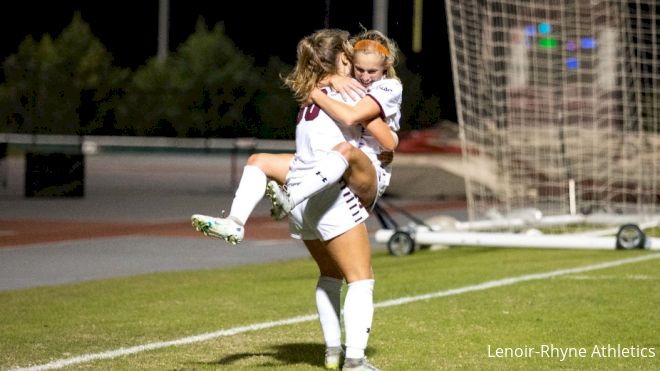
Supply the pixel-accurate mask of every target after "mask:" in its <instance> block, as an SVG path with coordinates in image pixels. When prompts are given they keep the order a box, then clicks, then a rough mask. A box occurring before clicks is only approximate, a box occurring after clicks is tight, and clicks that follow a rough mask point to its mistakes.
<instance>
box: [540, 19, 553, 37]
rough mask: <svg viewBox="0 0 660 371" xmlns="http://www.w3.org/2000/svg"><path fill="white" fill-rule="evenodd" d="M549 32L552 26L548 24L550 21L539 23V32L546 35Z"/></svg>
mask: <svg viewBox="0 0 660 371" xmlns="http://www.w3.org/2000/svg"><path fill="white" fill-rule="evenodd" d="M550 32H552V26H551V25H550V23H547V22H543V23H539V33H540V34H542V35H546V34H549V33H550Z"/></svg>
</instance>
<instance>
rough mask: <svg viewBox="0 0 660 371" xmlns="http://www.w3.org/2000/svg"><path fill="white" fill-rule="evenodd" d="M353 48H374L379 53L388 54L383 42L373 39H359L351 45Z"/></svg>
mask: <svg viewBox="0 0 660 371" xmlns="http://www.w3.org/2000/svg"><path fill="white" fill-rule="evenodd" d="M353 49H355V50H374V49H375V50H376V51H377V52H379V53H380V54H382V55H384V56H386V57H388V56H389V55H390V52H389V51H388V50H387V48H386V47H384V46H383V44H381V43H379V42H378V41H375V40H360V41H358V42H356V43H355V46H354V47H353Z"/></svg>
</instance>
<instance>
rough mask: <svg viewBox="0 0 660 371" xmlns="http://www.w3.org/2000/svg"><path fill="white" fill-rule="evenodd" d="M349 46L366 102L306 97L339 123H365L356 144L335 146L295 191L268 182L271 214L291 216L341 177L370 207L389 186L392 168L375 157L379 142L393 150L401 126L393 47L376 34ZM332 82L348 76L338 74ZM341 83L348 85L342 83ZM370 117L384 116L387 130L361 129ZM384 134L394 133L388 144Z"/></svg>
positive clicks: (370, 33) (314, 94)
mask: <svg viewBox="0 0 660 371" xmlns="http://www.w3.org/2000/svg"><path fill="white" fill-rule="evenodd" d="M353 45H354V54H353V76H354V77H355V79H357V80H358V81H360V83H361V84H362V85H363V86H365V87H367V89H368V90H367V98H365V99H361V100H360V101H359V102H357V104H354V105H350V104H346V103H344V102H342V101H338V100H336V99H332V98H330V97H329V96H328V95H327V94H325V93H324V92H323V91H322V90H321V89H320V88H315V89H313V90H312V93H311V95H310V98H311V100H312V101H313V103H314V104H316V105H318V106H320V107H321V108H322V109H323V110H324V111H325V112H326V113H328V114H329V115H330V116H331V117H333V118H334V119H335V120H337V121H339V122H341V123H342V124H344V125H348V126H352V125H358V124H360V123H368V124H367V125H364V126H363V133H362V136H361V138H360V139H359V140H358V143H357V146H353V145H351V144H350V143H348V142H343V143H340V144H338V145H337V146H336V147H335V148H333V150H332V151H330V152H329V153H328V155H327V156H326V158H325V159H323V160H322V161H318V163H317V165H316V168H315V169H314V171H311V172H310V173H309V174H308V175H306V176H305V177H304V178H301V179H298V180H296V184H297V185H298V186H297V187H295V188H292V189H290V190H289V189H284V188H282V187H280V185H279V184H281V182H279V183H278V182H276V181H271V182H269V183H268V186H267V190H266V192H267V194H268V196H269V197H270V198H271V201H272V202H273V207H274V210H275V211H274V214H275V216H278V215H282V214H286V213H288V212H290V210H291V209H293V208H294V207H295V206H296V205H297V204H299V203H300V202H302V201H303V200H305V199H307V198H309V197H311V196H313V195H314V194H316V193H317V192H319V191H321V190H322V189H324V188H325V187H327V186H328V185H329V184H332V183H335V182H337V181H339V180H340V179H342V178H343V179H344V180H346V182H347V183H348V184H349V186H350V188H351V190H352V191H353V192H355V194H356V195H357V196H358V197H359V198H360V200H362V202H363V203H364V204H365V205H367V208H369V209H370V208H372V207H373V205H374V204H375V203H376V201H377V200H378V198H379V197H380V196H382V194H383V193H384V192H385V190H386V188H387V187H388V186H389V183H390V178H391V173H392V168H391V164H389V163H381V161H380V159H379V155H380V154H381V152H382V149H383V144H382V142H385V143H387V145H389V146H388V147H389V148H386V150H393V149H394V148H393V147H396V144H397V143H396V142H397V141H396V139H397V138H396V134H395V133H396V132H397V131H398V130H399V128H400V126H399V119H400V118H401V100H402V91H403V87H402V85H401V82H400V80H399V78H398V77H397V75H396V71H395V69H394V65H395V63H396V59H397V54H398V52H397V46H396V44H395V43H394V42H393V41H392V40H391V39H389V38H387V37H386V36H385V35H383V34H382V33H381V32H380V31H377V30H368V31H363V32H362V33H361V34H359V35H357V36H356V37H355V38H354V39H353ZM336 79H347V77H343V76H338V77H336ZM344 83H347V82H346V81H345V80H344ZM374 117H382V118H384V120H385V121H386V123H387V124H388V126H389V128H384V129H383V128H382V127H374V128H373V129H372V130H371V131H368V130H366V128H369V126H370V124H369V120H370V119H373V118H374ZM388 129H389V130H388ZM373 133H375V134H379V135H380V137H379V138H381V139H380V140H378V139H377V138H376V137H375V136H374V134H373ZM390 133H391V134H390ZM388 134H390V135H392V134H393V137H392V141H388V140H387V139H389V138H387V135H388ZM383 138H384V139H383ZM365 154H366V156H365Z"/></svg>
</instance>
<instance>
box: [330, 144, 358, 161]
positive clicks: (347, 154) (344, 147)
mask: <svg viewBox="0 0 660 371" xmlns="http://www.w3.org/2000/svg"><path fill="white" fill-rule="evenodd" d="M332 150H333V151H336V152H339V153H340V154H341V155H342V156H344V158H345V159H347V160H349V159H350V158H351V157H352V155H353V151H355V150H358V149H357V148H355V146H353V145H352V144H350V143H348V142H341V143H339V144H337V145H336V146H335V147H334V148H333V149H332Z"/></svg>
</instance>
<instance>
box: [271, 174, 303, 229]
mask: <svg viewBox="0 0 660 371" xmlns="http://www.w3.org/2000/svg"><path fill="white" fill-rule="evenodd" d="M266 194H267V195H268V198H270V202H271V203H272V204H273V207H272V208H271V209H270V216H271V217H272V218H273V219H275V220H280V219H282V218H284V217H285V216H286V215H287V214H289V213H290V212H291V210H292V209H293V208H294V207H295V206H296V205H294V204H293V201H292V200H291V198H290V197H289V193H288V192H287V191H286V189H285V188H284V187H281V186H280V185H279V184H278V183H277V182H276V181H274V180H271V181H269V182H268V184H267V185H266Z"/></svg>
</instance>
